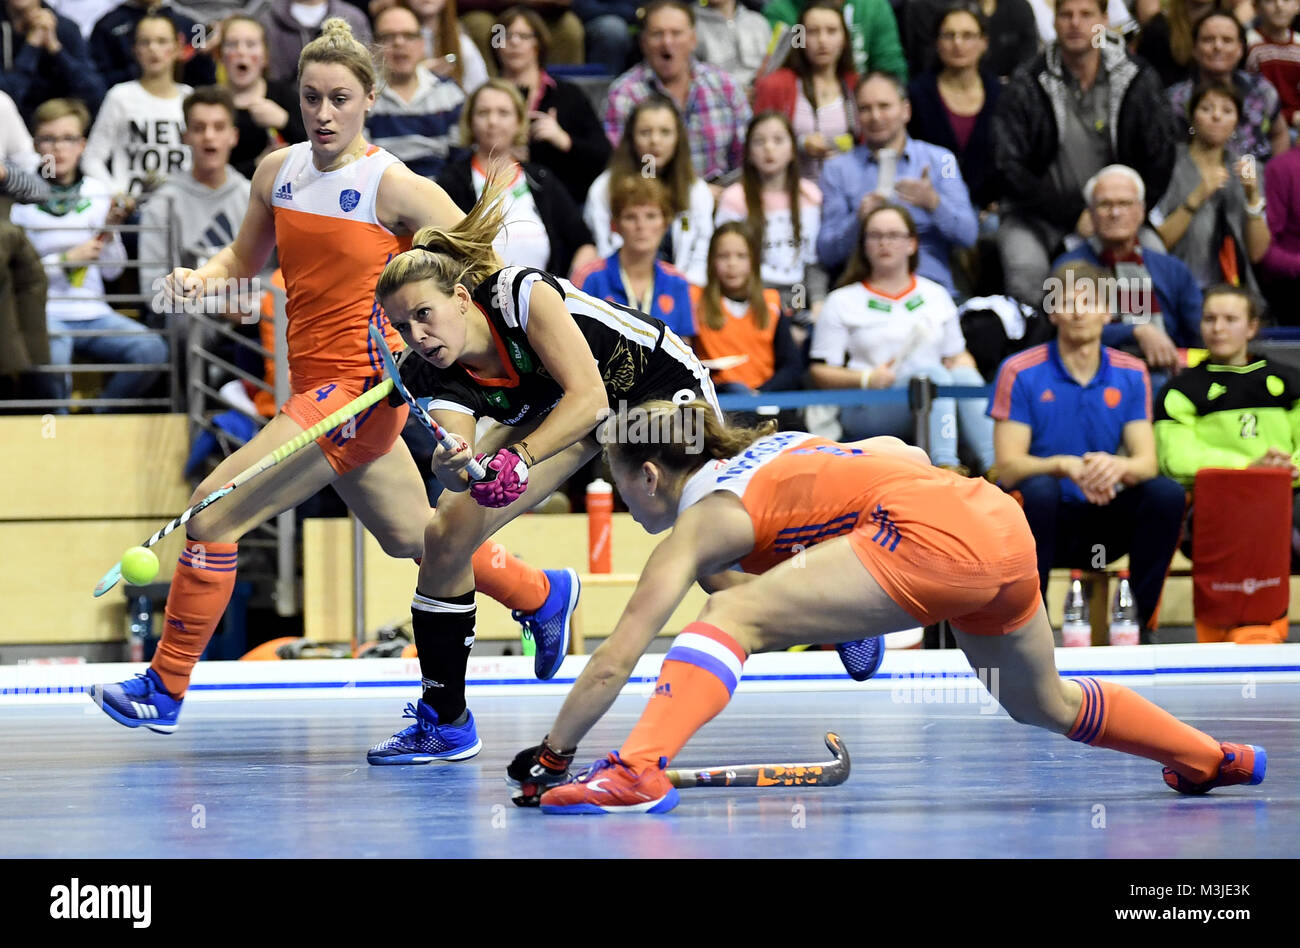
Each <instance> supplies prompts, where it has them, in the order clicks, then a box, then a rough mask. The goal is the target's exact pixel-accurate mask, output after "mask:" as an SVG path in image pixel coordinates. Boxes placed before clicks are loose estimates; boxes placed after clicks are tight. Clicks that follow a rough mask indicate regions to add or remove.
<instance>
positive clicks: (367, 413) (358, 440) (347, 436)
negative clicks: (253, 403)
mask: <svg viewBox="0 0 1300 948" xmlns="http://www.w3.org/2000/svg"><path fill="white" fill-rule="evenodd" d="M383 379H384V376H383V375H382V374H380V375H373V376H371V377H369V378H359V379H335V380H334V381H332V382H324V383H322V384H320V385H318V386H317V387H315V388H309V389H307V390H306V391H305V392H297V393H296V394H293V395H290V396H289V400H288V401H287V402H285V403H284V404H283V405H282V406H280V410H281V411H282V412H284V413H285V414H286V415H288V416H289V417H290V418H292V419H293V420H294V421H296V422H297V423H298V424H300V425H302V427H303V430H304V431H305V430H306V429H308V428H310V427H311V426H312V425H315V424H317V423H318V422H320V421H321V420H322V419H324V418H328V417H329V416H330V415H332V414H333V413H334V412H336V411H338V410H339V409H340V408H342V407H343V406H344V405H346V404H347V403H348V402H350V401H352V400H353V399H354V398H359V397H360V396H361V395H362V394H363V393H365V392H367V391H369V390H370V389H372V388H374V387H375V386H376V385H378V384H379V383H380V382H381V381H383ZM409 411H410V409H408V408H407V407H406V406H405V405H402V406H400V407H398V408H393V407H392V406H391V405H389V404H388V399H387V398H382V399H380V400H379V401H378V402H376V403H375V404H374V405H371V406H370V407H369V408H366V409H364V410H363V411H362V412H361V414H359V415H357V416H355V419H354V420H352V421H350V422H344V423H343V424H340V425H338V426H337V427H334V428H331V429H330V430H329V431H327V432H325V434H323V435H321V436H320V437H319V438H317V439H316V443H317V444H319V445H320V446H321V450H322V451H324V452H325V459H326V460H327V461H329V462H330V467H332V468H334V471H335V472H336V473H337V474H339V475H340V476H341V475H343V474H346V473H348V471H353V470H356V469H357V468H359V467H361V466H362V465H364V464H369V463H370V462H371V461H373V460H374V459H375V458H380V457H383V456H384V455H385V454H387V453H388V452H389V451H391V450H392V447H393V443H394V442H395V441H397V437H398V435H400V434H401V433H402V427H403V426H404V425H405V424H406V416H407V413H408V412H409Z"/></svg>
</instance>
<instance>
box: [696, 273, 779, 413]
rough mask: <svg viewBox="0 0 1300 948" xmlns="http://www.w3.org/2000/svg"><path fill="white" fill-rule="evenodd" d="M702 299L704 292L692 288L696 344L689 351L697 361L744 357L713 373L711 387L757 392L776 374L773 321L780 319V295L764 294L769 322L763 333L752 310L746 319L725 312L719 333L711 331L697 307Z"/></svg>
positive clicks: (749, 310) (723, 312)
mask: <svg viewBox="0 0 1300 948" xmlns="http://www.w3.org/2000/svg"><path fill="white" fill-rule="evenodd" d="M703 299H704V290H703V289H702V288H701V287H698V286H692V287H691V309H693V310H694V311H695V342H694V343H692V345H691V348H692V349H694V350H695V354H696V355H697V356H699V357H700V359H718V358H721V357H723V356H735V355H743V356H746V357H747V358H746V360H745V361H744V362H742V363H741V364H740V365H738V366H736V367H735V368H731V369H715V370H714V371H713V373H712V375H711V378H712V379H713V384H714V385H723V384H726V383H727V382H740V383H741V384H742V385H748V386H749V387H750V388H754V389H756V388H758V387H759V386H760V385H762V384H763V383H764V382H766V381H767V380H768V379H770V378H771V377H772V374H773V373H774V372H775V371H776V349H775V346H774V340H775V338H776V321H777V319H778V318H779V317H780V315H781V294H780V293H778V292H777V291H776V290H764V291H763V299H765V300H766V301H767V310H768V312H769V313H770V314H771V321H770V322H769V323H768V324H767V328H766V329H759V328H758V317H757V316H756V315H755V313H754V308H753V307H752V306H751V307H750V308H749V309H747V310H745V315H744V316H743V317H742V318H740V319H737V318H735V317H733V316H732V315H731V314H730V313H728V312H727V311H726V309H725V308H724V309H723V311H722V318H723V320H724V322H723V324H722V328H721V329H710V328H709V327H708V325H707V324H706V323H705V322H704V319H703V317H702V315H701V313H700V304H701V302H702V301H703Z"/></svg>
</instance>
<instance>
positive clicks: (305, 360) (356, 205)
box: [271, 142, 411, 393]
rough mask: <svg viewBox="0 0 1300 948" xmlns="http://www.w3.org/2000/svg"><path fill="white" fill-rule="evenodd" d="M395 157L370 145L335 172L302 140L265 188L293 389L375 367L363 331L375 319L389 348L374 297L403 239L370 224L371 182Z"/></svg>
mask: <svg viewBox="0 0 1300 948" xmlns="http://www.w3.org/2000/svg"><path fill="white" fill-rule="evenodd" d="M397 160H398V159H397V158H396V157H395V156H394V155H392V154H390V153H389V152H386V151H384V150H383V149H382V148H379V147H378V146H376V145H370V146H369V147H368V148H367V149H366V152H365V155H364V156H363V157H361V158H360V159H358V160H357V161H354V162H352V163H351V164H349V165H346V166H344V167H342V168H339V169H338V170H336V171H330V172H321V171H318V170H317V169H316V166H315V165H314V164H312V160H311V144H310V143H309V142H303V143H301V144H297V145H294V146H292V147H291V148H290V150H289V154H288V155H287V156H286V157H285V159H284V163H283V164H282V165H281V166H280V172H279V174H277V175H276V177H275V183H274V184H273V185H272V191H271V213H272V216H273V217H274V219H275V241H276V248H277V251H278V253H279V260H280V268H281V270H283V272H284V282H285V289H286V292H287V294H288V302H287V304H286V312H287V315H288V323H289V325H288V342H289V375H290V386H291V388H292V390H293V391H294V392H295V393H299V392H304V391H307V390H308V389H311V388H314V387H315V386H317V385H320V384H322V383H326V382H330V381H333V380H337V379H349V378H366V377H371V376H374V375H376V374H378V373H382V372H383V363H382V362H381V361H380V357H379V353H378V352H377V351H376V350H375V348H374V343H373V342H372V341H371V339H370V331H369V327H370V326H371V325H372V324H373V325H376V326H379V327H380V328H381V329H382V330H383V332H384V337H385V339H386V340H387V342H388V347H389V349H393V350H397V349H401V348H402V340H401V337H400V336H399V335H398V334H397V332H396V331H395V330H394V329H393V328H392V326H391V324H390V323H389V322H388V320H387V319H386V318H385V317H384V315H383V310H382V309H381V308H380V306H379V304H378V303H377V302H376V301H375V284H376V283H377V282H378V281H379V274H380V273H382V272H383V269H384V265H385V264H386V263H387V262H388V261H389V260H390V259H391V258H392V257H393V255H394V254H398V253H401V252H402V251H403V250H407V249H409V248H410V246H411V238H410V237H398V236H397V235H396V234H394V233H393V232H392V231H390V230H389V229H388V228H386V227H385V226H384V225H383V224H381V223H380V222H379V219H378V217H377V216H376V214H375V201H376V198H377V197H378V194H379V180H380V178H381V177H383V174H384V171H385V170H387V169H388V167H389V166H390V165H392V164H395V163H397Z"/></svg>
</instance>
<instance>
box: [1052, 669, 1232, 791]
mask: <svg viewBox="0 0 1300 948" xmlns="http://www.w3.org/2000/svg"><path fill="white" fill-rule="evenodd" d="M1078 683H1079V686H1080V687H1081V688H1082V689H1083V707H1081V708H1080V709H1079V717H1078V718H1077V719H1076V720H1075V722H1074V727H1073V728H1071V729H1070V733H1069V734H1067V735H1066V737H1068V738H1069V739H1070V740H1072V741H1080V742H1082V743H1084V744H1091V745H1092V746H1094V747H1109V748H1110V749H1111V750H1117V751H1123V752H1124V753H1125V754H1136V755H1137V756H1138V757H1145V758H1147V759H1148V760H1157V761H1159V762H1160V763H1162V764H1164V765H1165V766H1166V767H1169V768H1171V769H1173V770H1176V771H1177V772H1178V773H1180V774H1182V775H1183V776H1184V777H1186V778H1187V779H1188V780H1192V781H1194V782H1196V783H1201V782H1203V781H1206V780H1209V779H1211V778H1212V777H1214V775H1215V774H1217V773H1218V772H1219V764H1220V762H1221V761H1222V760H1223V751H1222V750H1220V748H1219V742H1218V741H1216V740H1215V739H1214V738H1212V737H1210V735H1208V734H1206V733H1204V732H1202V731H1198V730H1196V728H1194V727H1192V726H1191V725H1190V724H1184V723H1183V722H1182V721H1180V720H1178V719H1177V718H1176V717H1174V716H1173V715H1172V714H1170V713H1169V712H1168V711H1166V710H1164V709H1163V708H1159V707H1157V706H1156V705H1154V704H1152V703H1151V702H1150V701H1148V700H1147V699H1146V698H1143V697H1142V696H1141V695H1139V694H1138V693H1137V692H1136V691H1133V690H1131V689H1129V688H1125V687H1124V686H1123V685H1116V684H1113V683H1111V682H1109V681H1097V680H1096V679H1095V678H1080V679H1078Z"/></svg>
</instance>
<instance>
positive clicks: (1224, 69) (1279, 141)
mask: <svg viewBox="0 0 1300 948" xmlns="http://www.w3.org/2000/svg"><path fill="white" fill-rule="evenodd" d="M1192 36H1193V38H1194V39H1195V45H1194V46H1193V47H1192V60H1193V62H1194V63H1195V65H1194V66H1193V68H1192V70H1191V77H1190V78H1188V79H1184V80H1183V81H1182V82H1179V83H1175V84H1174V85H1172V86H1170V87H1169V90H1168V95H1169V107H1170V108H1171V109H1172V110H1173V115H1174V121H1175V122H1176V123H1178V125H1179V126H1180V127H1182V128H1184V129H1186V128H1187V115H1188V108H1187V107H1188V102H1189V101H1190V100H1191V98H1192V90H1193V89H1195V88H1196V87H1197V86H1198V85H1199V84H1201V83H1203V82H1209V83H1218V84H1220V85H1229V86H1233V87H1235V88H1236V90H1237V92H1238V93H1239V94H1240V95H1241V103H1242V104H1241V117H1240V120H1239V121H1238V122H1237V129H1236V131H1235V132H1233V134H1232V137H1231V138H1230V139H1229V140H1228V147H1229V148H1231V149H1232V151H1233V153H1234V154H1237V155H1254V156H1255V158H1256V159H1257V160H1258V161H1259V162H1260V163H1263V162H1266V161H1268V160H1269V158H1271V157H1273V155H1275V154H1276V155H1280V154H1282V152H1284V151H1286V150H1287V149H1288V148H1290V147H1291V132H1290V128H1289V126H1288V125H1287V124H1286V123H1285V122H1284V121H1282V106H1281V101H1280V100H1279V99H1278V95H1277V90H1276V89H1274V88H1273V83H1271V82H1269V81H1268V80H1267V79H1265V78H1264V77H1263V76H1259V75H1256V74H1255V73H1251V72H1246V70H1244V69H1241V68H1240V66H1241V63H1242V59H1243V57H1244V56H1245V55H1246V28H1245V27H1244V26H1242V25H1241V24H1240V23H1238V22H1237V19H1236V18H1235V17H1234V16H1233V15H1232V14H1231V13H1221V12H1218V11H1215V10H1211V11H1210V12H1209V13H1207V14H1205V16H1203V17H1201V19H1200V20H1198V21H1197V22H1196V25H1195V27H1193V33H1192ZM1182 137H1183V138H1186V137H1187V136H1186V135H1183V136H1182ZM1148 183H1149V182H1148Z"/></svg>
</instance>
